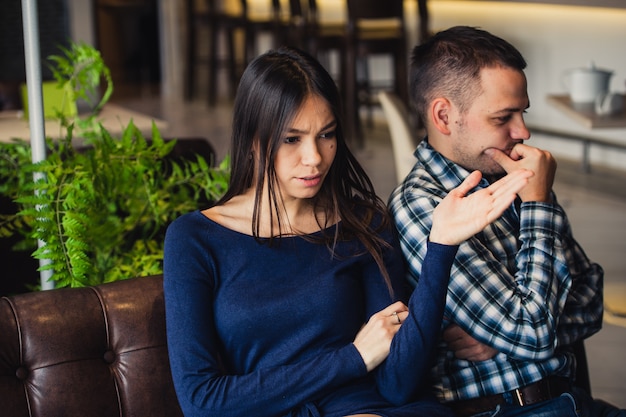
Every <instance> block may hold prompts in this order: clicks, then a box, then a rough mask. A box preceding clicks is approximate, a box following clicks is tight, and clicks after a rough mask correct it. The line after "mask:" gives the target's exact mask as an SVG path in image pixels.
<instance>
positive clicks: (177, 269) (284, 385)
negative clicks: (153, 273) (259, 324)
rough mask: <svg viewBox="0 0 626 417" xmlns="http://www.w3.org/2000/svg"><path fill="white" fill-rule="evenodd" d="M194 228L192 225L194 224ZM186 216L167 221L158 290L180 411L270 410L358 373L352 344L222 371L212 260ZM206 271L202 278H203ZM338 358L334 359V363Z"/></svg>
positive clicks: (282, 409)
mask: <svg viewBox="0 0 626 417" xmlns="http://www.w3.org/2000/svg"><path fill="white" fill-rule="evenodd" d="M194 229H196V230H194ZM197 229H198V228H197V225H196V224H195V223H193V222H175V223H173V224H172V225H171V226H170V227H169V228H168V232H167V236H166V240H165V254H164V293H165V305H166V326H167V341H168V351H169V358H170V365H171V372H172V377H173V381H174V386H175V389H176V393H177V396H178V400H179V403H180V405H181V408H182V410H183V412H184V414H185V416H186V417H193V416H204V417H206V416H219V417H243V416H251V415H254V416H257V417H263V416H267V417H269V416H277V415H284V414H287V413H288V412H289V410H291V409H293V408H296V407H298V406H301V405H302V404H304V403H306V402H308V401H311V399H312V398H316V397H319V396H320V395H322V394H323V393H326V392H330V391H331V390H333V389H336V388H337V387H339V386H341V385H343V384H345V383H346V382H348V381H351V380H354V379H355V378H358V377H362V376H364V375H366V373H367V371H366V368H365V365H364V363H363V360H362V359H361V357H360V355H359V353H358V351H357V350H356V348H355V347H354V346H353V345H352V344H347V345H345V346H344V347H340V348H337V349H328V350H325V351H320V353H319V354H317V355H312V356H309V357H307V358H306V359H305V360H302V361H299V362H297V363H290V364H287V365H282V366H275V367H262V368H259V369H256V370H255V371H253V372H250V373H247V374H232V373H229V372H226V371H225V370H224V367H223V366H222V362H221V361H220V349H221V348H220V342H219V340H218V337H217V334H216V328H215V322H214V317H213V303H212V300H213V295H214V288H213V287H214V285H215V281H214V279H213V278H212V277H214V276H215V274H216V270H217V267H216V265H215V263H214V262H212V261H211V254H210V251H209V250H207V248H206V247H205V245H203V244H202V239H200V238H196V237H194V236H197V235H198V234H200V233H201V232H199V231H198V230H197ZM207 277H208V278H207ZM338 364H339V366H338Z"/></svg>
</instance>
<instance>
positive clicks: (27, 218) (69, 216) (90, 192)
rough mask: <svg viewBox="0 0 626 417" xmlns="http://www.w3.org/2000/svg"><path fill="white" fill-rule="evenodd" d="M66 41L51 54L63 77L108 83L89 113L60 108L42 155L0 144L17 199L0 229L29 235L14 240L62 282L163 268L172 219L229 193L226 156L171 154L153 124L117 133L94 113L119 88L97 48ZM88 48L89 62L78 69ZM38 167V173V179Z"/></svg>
mask: <svg viewBox="0 0 626 417" xmlns="http://www.w3.org/2000/svg"><path fill="white" fill-rule="evenodd" d="M63 51H64V55H62V56H59V57H51V62H53V63H54V64H55V66H54V68H55V71H56V72H55V77H57V76H58V77H57V82H58V83H59V84H63V85H68V83H69V84H70V85H72V88H73V89H74V91H75V92H76V97H80V98H84V99H89V97H93V93H94V91H96V88H97V86H98V84H99V82H100V80H101V79H102V78H103V77H104V79H106V80H107V90H106V92H105V94H103V96H102V99H101V100H99V101H98V103H97V104H96V105H95V106H92V108H91V112H90V113H89V114H88V115H86V116H84V117H81V116H75V117H73V118H70V117H66V116H65V115H63V114H58V117H59V118H60V119H61V123H62V124H63V125H64V126H65V127H66V131H67V133H66V136H65V137H64V138H62V139H60V140H58V141H53V140H50V139H48V140H47V143H48V148H49V151H48V154H47V157H46V159H45V160H44V161H41V162H39V163H37V164H33V163H32V162H30V151H29V145H28V143H27V142H25V141H21V140H18V141H15V142H13V143H10V144H6V143H5V144H0V178H3V182H2V184H1V185H0V194H1V195H3V196H5V197H6V198H9V199H10V200H11V201H13V202H14V203H15V204H16V205H17V212H16V213H9V214H7V213H4V214H0V236H5V237H6V236H11V235H13V236H14V235H19V236H21V237H23V240H22V241H21V242H20V244H19V245H18V246H16V249H19V248H22V249H23V248H24V247H30V248H31V250H33V251H34V252H33V255H34V257H35V258H37V259H45V260H47V261H49V263H48V264H47V265H46V266H44V267H43V268H45V269H52V271H53V273H52V278H51V279H52V280H53V281H54V282H55V286H57V287H64V286H73V287H75V286H85V285H94V284H99V283H103V282H109V281H114V280H119V279H125V278H131V277H137V276H146V275H153V274H157V273H160V272H161V259H162V253H163V237H164V231H165V228H166V226H167V225H168V224H169V222H171V221H172V220H173V219H174V218H176V217H178V216H179V215H180V214H182V213H184V212H187V211H191V210H193V209H196V208H199V207H198V204H199V202H203V203H204V204H208V203H209V202H210V201H214V200H215V199H217V198H219V197H220V196H221V195H222V194H223V193H224V191H225V190H226V187H227V185H228V176H229V170H228V158H226V159H225V160H224V161H222V162H221V164H220V165H219V166H215V164H214V163H212V162H213V161H206V160H205V159H203V158H202V157H200V156H195V157H194V158H184V159H180V158H174V157H172V156H171V152H172V150H173V149H174V147H175V146H176V144H177V142H176V141H175V140H164V139H163V138H162V137H161V134H160V132H159V131H158V129H157V127H156V125H155V124H153V126H152V133H151V138H149V139H148V138H145V137H144V136H143V134H142V132H141V131H140V130H139V129H138V128H137V127H136V126H134V124H133V123H132V122H131V123H129V124H128V126H126V128H125V129H124V131H123V133H122V135H121V137H113V136H112V135H111V134H109V132H108V131H107V130H106V129H105V128H104V127H103V126H102V125H100V124H99V123H97V111H98V110H99V109H100V108H101V107H102V106H103V105H104V103H105V102H106V100H107V99H108V98H109V97H110V94H111V92H112V88H113V87H112V83H111V80H110V77H108V78H107V75H108V69H107V68H106V66H105V65H104V63H103V62H102V59H101V58H100V55H99V53H97V51H95V50H94V49H93V48H92V47H90V46H87V45H72V47H71V48H69V49H64V50H63ZM85 56H88V57H90V60H92V62H91V64H90V66H89V67H88V68H90V70H89V71H88V76H86V77H81V76H79V75H77V74H84V72H81V71H84V69H85V68H87V67H85V66H83V65H82V63H84V61H83V59H82V57H85ZM76 137H79V138H80V139H81V141H77V140H75V139H76ZM79 142H80V143H81V145H80V146H77V145H76V143H79ZM35 172H37V173H40V174H41V179H38V180H36V181H33V174H34V173H35ZM37 240H40V241H41V242H42V245H41V246H40V247H39V248H37V245H36V241H37Z"/></svg>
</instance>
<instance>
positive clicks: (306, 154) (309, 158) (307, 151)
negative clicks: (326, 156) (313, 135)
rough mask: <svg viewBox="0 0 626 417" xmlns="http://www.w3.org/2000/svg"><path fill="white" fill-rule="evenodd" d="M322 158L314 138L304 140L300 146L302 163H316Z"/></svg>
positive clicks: (313, 164)
mask: <svg viewBox="0 0 626 417" xmlns="http://www.w3.org/2000/svg"><path fill="white" fill-rule="evenodd" d="M321 160H322V156H321V154H320V151H319V148H318V146H317V141H316V140H311V141H305V143H303V146H302V163H303V164H304V165H312V166H315V165H318V164H319V163H320V162H321Z"/></svg>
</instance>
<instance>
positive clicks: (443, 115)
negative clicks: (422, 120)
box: [430, 97, 452, 135]
mask: <svg viewBox="0 0 626 417" xmlns="http://www.w3.org/2000/svg"><path fill="white" fill-rule="evenodd" d="M451 111H452V104H451V103H450V101H449V100H448V99H447V98H443V97H440V98H436V99H434V100H433V101H432V102H431V104H430V120H431V122H432V125H433V127H434V128H435V129H437V130H438V131H439V132H441V133H442V134H444V135H449V134H450V128H449V124H450V121H449V117H450V115H451Z"/></svg>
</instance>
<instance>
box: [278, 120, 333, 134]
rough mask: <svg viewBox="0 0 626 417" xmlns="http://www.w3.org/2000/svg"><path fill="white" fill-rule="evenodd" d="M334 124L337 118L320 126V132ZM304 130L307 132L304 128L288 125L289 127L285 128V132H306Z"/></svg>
mask: <svg viewBox="0 0 626 417" xmlns="http://www.w3.org/2000/svg"><path fill="white" fill-rule="evenodd" d="M336 125H337V120H336V119H333V120H332V121H330V122H329V123H328V124H326V125H325V126H324V127H322V128H321V129H320V132H323V131H324V130H327V129H330V128H331V127H335V126H336ZM306 132H307V131H306V130H301V129H296V128H295V127H290V128H289V129H287V133H306Z"/></svg>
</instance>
